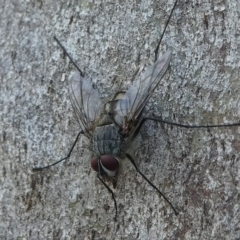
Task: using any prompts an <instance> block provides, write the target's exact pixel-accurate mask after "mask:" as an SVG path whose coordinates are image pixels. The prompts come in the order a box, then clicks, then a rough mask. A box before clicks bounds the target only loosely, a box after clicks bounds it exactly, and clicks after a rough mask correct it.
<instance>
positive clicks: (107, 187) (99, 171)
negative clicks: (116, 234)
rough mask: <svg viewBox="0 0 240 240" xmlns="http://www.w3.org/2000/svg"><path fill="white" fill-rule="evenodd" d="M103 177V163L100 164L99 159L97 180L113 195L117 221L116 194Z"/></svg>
mask: <svg viewBox="0 0 240 240" xmlns="http://www.w3.org/2000/svg"><path fill="white" fill-rule="evenodd" d="M100 176H101V163H100V157H99V158H98V174H97V178H98V179H99V180H100V181H101V183H102V184H103V185H104V186H105V188H106V189H107V190H108V191H109V192H110V193H111V195H112V198H113V201H114V205H115V211H116V212H115V217H114V219H115V220H117V202H116V199H115V197H114V193H113V191H112V189H111V188H110V187H109V186H108V185H107V184H106V183H105V182H104V181H103V179H102V178H101V177H100Z"/></svg>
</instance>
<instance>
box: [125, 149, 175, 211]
mask: <svg viewBox="0 0 240 240" xmlns="http://www.w3.org/2000/svg"><path fill="white" fill-rule="evenodd" d="M125 154H126V156H127V158H128V159H129V161H130V162H131V163H132V165H133V166H134V167H135V169H136V171H137V172H138V173H139V174H140V175H141V176H142V177H143V178H144V180H146V181H147V182H148V184H149V185H150V186H152V187H153V188H154V189H155V190H156V191H157V192H158V193H159V194H160V195H161V196H162V197H163V198H164V199H165V201H166V202H167V203H168V204H169V205H170V206H171V208H172V209H173V211H174V213H175V214H176V215H178V212H177V211H176V209H175V208H174V207H173V205H172V204H171V203H170V202H169V200H168V199H167V198H166V197H165V196H164V194H163V193H162V192H161V191H160V190H159V189H158V188H157V187H156V186H155V185H154V184H153V183H151V182H150V180H148V179H147V178H146V177H145V176H144V174H143V173H142V172H141V171H140V170H139V169H138V167H137V165H136V163H135V162H134V160H133V158H132V157H131V156H130V155H129V154H128V153H125Z"/></svg>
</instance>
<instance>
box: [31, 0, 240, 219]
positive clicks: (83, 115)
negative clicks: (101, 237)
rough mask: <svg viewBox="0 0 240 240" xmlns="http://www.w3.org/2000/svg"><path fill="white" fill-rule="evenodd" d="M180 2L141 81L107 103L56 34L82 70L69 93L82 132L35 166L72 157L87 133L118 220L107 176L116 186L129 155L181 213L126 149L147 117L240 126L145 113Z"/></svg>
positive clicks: (72, 80) (167, 60)
mask: <svg viewBox="0 0 240 240" xmlns="http://www.w3.org/2000/svg"><path fill="white" fill-rule="evenodd" d="M176 4H177V0H176V1H175V4H174V6H173V8H172V10H171V13H170V15H169V18H168V20H167V22H166V25H165V28H164V31H163V34H162V36H161V38H160V40H159V42H158V45H157V48H156V50H155V63H154V64H153V65H152V66H150V67H148V68H147V69H146V71H145V72H144V73H143V74H141V75H140V77H139V78H138V80H136V81H135V82H134V85H132V86H131V87H130V88H129V89H128V90H127V91H126V92H118V93H116V94H115V96H114V97H113V98H112V100H111V101H109V102H107V103H103V102H102V101H101V99H100V96H99V93H98V91H97V90H96V89H94V88H93V87H92V85H91V82H90V79H88V78H87V77H84V74H83V72H82V71H81V69H80V68H79V67H78V66H77V65H76V64H75V62H74V61H73V59H72V58H71V56H70V55H69V54H68V52H67V51H66V49H65V48H64V46H63V45H62V44H61V43H60V41H59V40H58V39H57V38H56V37H54V39H55V40H56V41H57V43H58V44H59V46H60V47H61V48H62V50H63V51H64V53H65V54H66V55H67V56H68V57H69V59H70V60H71V62H72V63H73V64H74V66H75V67H76V68H77V69H78V73H74V74H73V75H72V76H71V77H70V80H69V92H70V100H71V103H72V105H73V108H74V111H75V113H76V115H77V119H78V121H79V124H80V127H81V131H80V132H79V133H78V135H77V137H76V139H75V141H74V143H73V146H72V147H71V149H70V151H69V153H68V155H67V156H66V157H65V158H63V159H60V160H59V161H57V162H54V163H53V164H50V165H48V166H45V167H38V168H34V169H33V170H35V171H38V170H43V169H46V168H49V167H51V166H54V165H56V164H58V163H60V162H62V161H64V160H66V159H68V158H69V157H70V155H71V153H72V151H73V149H74V147H75V145H76V143H77V141H78V139H79V137H80V135H82V134H84V135H85V136H86V137H87V138H88V139H89V140H90V143H91V144H90V146H91V149H90V150H91V151H92V152H93V153H94V155H95V157H93V158H92V160H91V167H92V168H93V170H95V171H96V172H97V177H98V179H99V180H100V181H101V182H102V184H103V185H104V186H105V187H106V188H107V189H108V191H109V192H110V193H111V195H112V197H113V200H114V204H115V219H116V218H117V203H116V200H115V197H114V193H113V191H112V190H111V188H110V187H109V186H108V185H107V184H106V182H105V181H104V179H105V178H107V179H110V180H111V181H112V182H113V186H114V187H115V186H116V181H117V177H118V174H119V168H120V159H122V158H127V159H128V160H129V161H130V162H131V163H132V164H133V166H134V168H135V169H136V171H137V172H138V173H139V174H140V175H141V176H142V177H143V178H144V179H145V180H146V181H147V182H148V183H149V184H150V185H151V186H152V187H153V188H154V189H155V190H156V191H157V192H158V193H159V194H160V196H162V197H163V198H164V199H165V201H166V202H167V203H168V204H169V205H170V207H171V208H172V210H173V211H174V213H175V214H176V215H177V214H178V212H177V210H176V209H175V208H174V206H173V205H172V204H171V202H170V201H169V200H168V199H167V197H165V195H164V194H163V193H162V192H161V191H160V190H159V189H158V188H157V187H156V186H155V185H154V184H153V183H151V182H150V180H149V179H148V178H147V177H145V176H144V174H143V173H142V172H141V171H140V170H139V169H138V167H137V165H136V163H135V161H134V159H133V158H132V157H131V155H130V154H128V153H127V152H126V150H127V149H128V147H129V146H130V144H131V142H132V139H134V138H135V136H136V135H137V134H138V132H139V130H140V129H141V127H142V125H143V123H144V122H145V121H146V120H154V121H158V122H162V123H166V124H170V125H175V126H179V127H185V128H210V127H226V126H235V125H240V123H234V124H222V125H201V126H196V125H183V124H178V123H172V122H167V121H163V120H162V119H161V118H152V117H145V116H143V114H142V113H143V110H144V107H145V105H146V103H147V101H148V100H149V98H150V97H151V94H152V93H153V91H154V90H155V89H156V87H157V86H158V84H159V82H160V81H161V79H162V77H163V76H164V74H165V73H166V71H167V69H168V67H169V64H170V60H171V52H170V51H167V52H166V53H164V54H163V55H162V56H161V57H159V58H158V49H159V46H160V43H161V41H162V37H163V35H164V33H165V30H166V28H167V26H168V23H169V21H170V18H171V16H172V14H173V11H174V8H175V7H176Z"/></svg>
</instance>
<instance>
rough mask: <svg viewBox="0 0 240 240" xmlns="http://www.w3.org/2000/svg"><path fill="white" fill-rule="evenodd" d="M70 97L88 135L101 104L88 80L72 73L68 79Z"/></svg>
mask: <svg viewBox="0 0 240 240" xmlns="http://www.w3.org/2000/svg"><path fill="white" fill-rule="evenodd" d="M69 92H70V99H71V102H72V105H73V108H74V110H75V113H76V115H77V118H78V121H79V123H80V126H81V128H82V130H83V132H84V133H85V134H86V135H87V136H88V137H90V136H91V135H92V134H91V132H92V131H93V130H94V129H95V127H96V126H97V122H98V120H99V118H100V115H101V112H102V110H103V104H102V101H101V99H100V97H99V94H98V92H97V90H95V89H94V88H93V87H92V85H91V82H90V80H87V79H85V78H83V77H82V76H81V75H80V74H79V73H74V74H73V75H72V76H71V78H70V81H69Z"/></svg>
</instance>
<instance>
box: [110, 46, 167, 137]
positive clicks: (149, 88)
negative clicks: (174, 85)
mask: <svg viewBox="0 0 240 240" xmlns="http://www.w3.org/2000/svg"><path fill="white" fill-rule="evenodd" d="M170 59H171V52H170V51H167V52H166V53H165V54H164V55H163V56H162V57H160V58H159V59H158V60H157V61H156V62H155V63H154V64H153V65H152V66H150V67H149V68H147V70H146V71H145V72H144V73H143V74H142V75H141V77H140V78H139V79H138V80H137V81H136V82H134V83H133V85H132V86H131V87H130V88H129V89H128V90H127V92H126V93H125V95H124V96H123V97H122V99H120V100H119V101H118V102H117V105H116V107H115V110H114V121H115V122H116V123H117V124H118V125H119V126H120V127H122V128H123V131H124V130H125V131H128V130H129V129H131V127H132V124H134V122H135V120H136V118H137V117H138V116H139V114H140V113H141V112H142V110H143V108H144V106H145V105H146V102H147V101H148V99H149V98H150V96H151V94H152V92H153V91H154V90H155V88H156V87H157V85H158V84H159V82H160V80H161V79H162V77H163V75H164V74H165V72H166V71H167V68H168V66H169V63H170ZM127 129H128V130H127ZM125 133H127V132H125Z"/></svg>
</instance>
